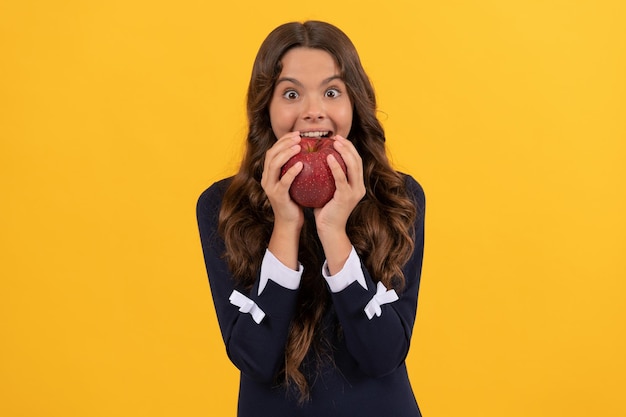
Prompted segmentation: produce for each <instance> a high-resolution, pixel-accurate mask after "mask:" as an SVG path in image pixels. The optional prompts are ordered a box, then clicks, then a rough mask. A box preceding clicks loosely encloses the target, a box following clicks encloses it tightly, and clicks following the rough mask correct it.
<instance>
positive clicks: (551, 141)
mask: <svg viewBox="0 0 626 417" xmlns="http://www.w3.org/2000/svg"><path fill="white" fill-rule="evenodd" d="M310 18H315V19H323V20H328V21H330V22H332V23H335V24H337V25H338V26H339V27H341V28H342V29H344V31H345V32H346V33H347V34H348V35H349V36H350V37H351V38H352V40H353V41H354V43H355V44H356V46H357V48H358V49H359V51H360V53H361V56H362V59H363V62H364V65H365V67H366V70H367V71H368V72H369V74H370V76H371V78H372V81H373V83H374V85H375V88H376V90H377V93H378V96H379V100H380V111H381V113H380V116H381V119H382V120H383V122H384V125H385V127H386V129H387V134H388V143H389V148H390V154H391V156H392V158H393V160H394V162H395V164H396V166H397V167H398V169H401V170H404V171H406V172H409V173H411V174H412V175H413V176H414V177H415V178H417V179H418V180H419V181H420V182H421V183H422V184H423V186H424V188H425V189H426V192H427V198H428V216H427V247H426V254H425V264H424V274H423V284H422V291H421V294H420V307H419V311H418V320H417V322H416V327H415V333H414V338H413V345H412V350H411V353H410V357H409V359H408V363H409V368H410V374H411V378H412V382H413V385H414V389H415V393H416V396H417V398H418V401H419V404H420V406H421V408H422V411H423V413H424V414H425V416H428V417H448V416H480V417H491V416H493V417H502V416H506V417H515V416H529V415H532V416H546V417H548V416H549V417H554V416H568V417H571V416H589V415H592V416H602V417H618V416H620V417H623V416H624V415H626V401H624V392H626V355H625V354H624V352H626V302H625V301H626V283H625V281H626V261H625V259H626V256H625V255H626V215H625V213H626V168H625V166H626V158H625V157H626V121H625V120H624V119H625V116H626V81H625V80H626V29H625V28H626V2H623V1H622V0H585V1H566V0H548V1H541V0H506V1H505V0H501V1H496V0H491V1H490V0H475V1H460V0H459V1H450V0H444V1H409V0H406V1H401V0H395V1H394V0H388V1H366V0H358V1H357V0H351V1H336V0H332V1H328V0H318V1H315V2H294V1H274V2H261V1H254V2H252V1H251V2H249V3H241V2H215V1H208V0H204V1H201V0H193V1H192V0H177V1H147V0H140V1H128V0H111V1H78V0H66V1H43V0H41V1H35V0H25V1H24V0H0V42H1V44H0V48H1V51H0V52H1V53H0V60H1V61H0V174H1V177H0V199H1V200H0V201H1V203H0V277H1V281H0V337H1V341H0V415H1V416H6V417H18V416H20V417H22V416H28V417H30V416H33V417H47V416H55V417H56V416H59V417H61V416H63V417H73V416H77V417H78V416H80V417H84V416H89V417H100V416H107V417H108V416H116V417H123V416H153V417H156V416H186V417H192V416H222V415H223V416H229V415H230V416H232V415H235V408H236V397H237V380H238V375H237V372H236V370H235V368H234V367H233V366H232V365H231V364H230V363H229V362H228V360H227V357H226V355H225V353H224V348H223V345H222V342H221V338H220V335H219V330H218V327H217V321H216V317H215V313H214V310H213V306H212V302H211V299H210V291H209V287H208V284H207V278H206V273H205V270H204V264H203V261H202V257H201V249H200V245H199V239H198V236H197V230H196V223H195V213H194V210H195V202H196V198H197V197H198V195H199V194H200V192H201V191H202V190H204V189H205V188H206V187H208V186H209V185H210V184H211V183H212V182H213V181H215V180H217V179H219V178H221V177H223V176H225V175H228V174H230V173H232V172H233V171H234V169H235V167H236V166H237V160H238V158H239V155H240V152H241V149H242V141H243V136H244V134H245V130H246V126H245V119H244V99H245V90H246V87H247V82H248V76H249V73H250V68H251V65H252V61H253V58H254V55H255V53H256V50H257V48H258V46H259V44H260V42H261V41H262V39H263V38H264V37H265V36H266V34H267V33H268V32H269V31H270V30H271V29H273V28H274V27H275V26H277V25H278V24H280V23H283V22H285V21H290V20H303V19H310Z"/></svg>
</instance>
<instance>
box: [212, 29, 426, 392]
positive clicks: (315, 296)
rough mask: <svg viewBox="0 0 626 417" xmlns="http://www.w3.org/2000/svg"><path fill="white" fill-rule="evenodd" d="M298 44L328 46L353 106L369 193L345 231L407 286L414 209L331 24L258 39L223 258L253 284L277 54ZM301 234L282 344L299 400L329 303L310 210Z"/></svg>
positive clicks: (352, 53) (387, 280)
mask: <svg viewBox="0 0 626 417" xmlns="http://www.w3.org/2000/svg"><path fill="white" fill-rule="evenodd" d="M295 47H308V48H316V49H321V50H324V51H326V52H328V53H329V54H330V55H331V56H332V57H333V58H334V59H335V60H336V62H337V65H338V67H339V70H340V75H341V78H342V80H343V81H344V83H345V85H346V88H347V93H348V95H349V97H350V100H351V103H352V105H353V119H352V127H351V130H350V135H349V140H350V141H351V142H352V143H353V144H354V145H355V147H356V149H357V151H358V152H359V154H360V156H361V158H362V160H363V175H364V181H365V188H366V195H365V197H364V198H363V199H362V200H361V202H360V203H359V204H358V205H357V207H356V208H355V209H354V211H353V212H352V214H351V215H350V218H349V219H348V224H347V226H346V227H347V233H348V236H349V237H350V240H351V242H352V244H353V245H354V247H355V249H356V251H357V253H358V255H359V256H360V258H361V259H362V260H363V262H364V264H365V266H366V267H367V269H368V271H369V272H370V274H371V276H372V277H373V278H374V279H375V280H380V281H381V282H383V283H384V284H385V286H387V288H390V287H394V288H396V289H397V290H399V291H400V290H401V289H402V287H403V286H404V275H403V272H402V267H403V266H404V264H405V263H406V262H407V261H408V259H409V258H410V256H411V253H412V252H413V247H414V236H413V235H412V230H413V227H412V226H413V222H414V221H415V217H416V208H415V205H414V204H413V202H412V200H411V199H410V198H409V197H408V195H407V192H406V189H405V185H404V178H403V176H402V175H401V174H399V173H398V172H396V171H395V170H394V169H393V168H392V167H391V164H390V163H389V160H388V158H387V154H386V150H385V135H384V131H383V128H382V126H381V124H380V122H379V121H378V119H377V118H376V97H375V94H374V89H373V87H372V85H371V83H370V80H369V78H368V76H367V74H366V73H365V71H364V69H363V66H362V65H361V61H360V59H359V56H358V53H357V51H356V49H355V47H354V45H353V44H352V42H351V41H350V39H349V38H348V37H347V36H346V35H345V34H344V33H343V32H342V31H341V30H339V29H338V28H336V27H335V26H333V25H330V24H328V23H324V22H319V21H307V22H304V23H299V22H292V23H287V24H284V25H281V26H279V27H277V28H276V29H274V30H273V31H272V32H271V33H270V34H269V35H268V37H267V38H266V39H265V41H264V42H263V43H262V45H261V47H260V49H259V52H258V54H257V57H256V59H255V62H254V66H253V69H252V76H251V79H250V85H249V87H248V95H247V112H248V123H249V131H248V135H247V146H246V152H245V155H244V157H243V160H242V163H241V166H240V168H239V172H238V173H237V174H236V175H235V177H234V178H233V181H232V182H231V185H230V187H229V188H228V190H227V192H226V194H225V196H224V200H223V202H222V207H221V212H220V218H219V232H220V234H221V236H222V237H223V238H224V241H225V244H226V253H225V257H226V260H227V261H228V265H229V268H230V270H231V272H232V274H233V276H234V277H235V279H236V280H238V282H240V283H241V284H243V285H245V286H247V287H252V285H253V284H254V281H255V279H256V277H257V275H258V269H259V268H260V263H261V260H262V258H263V254H264V251H265V249H266V247H267V244H268V242H269V238H270V235H271V231H272V224H273V213H272V208H271V206H270V204H269V201H268V199H267V197H266V195H265V192H264V191H263V189H262V188H261V185H260V181H261V175H262V172H263V163H264V158H265V153H266V152H267V150H268V149H269V148H270V147H271V146H272V145H273V144H274V143H275V142H276V140H277V139H276V137H275V135H274V133H273V131H272V129H271V124H270V117H269V105H270V100H271V97H272V93H273V90H274V86H275V83H276V80H277V78H278V76H279V75H280V73H281V70H282V64H281V59H282V57H283V56H284V54H285V53H286V52H287V51H289V50H290V49H292V48H295ZM306 217H307V221H306V222H305V225H304V227H303V229H302V232H301V235H300V246H299V256H298V259H299V260H300V262H302V264H303V266H304V274H303V276H302V280H301V284H300V300H299V302H298V307H297V311H296V314H295V317H294V319H293V320H292V324H291V329H290V334H289V339H288V341H287V345H286V347H285V368H284V382H286V383H287V384H288V385H295V387H296V388H297V390H298V392H299V395H300V399H301V400H305V399H306V398H307V397H308V381H307V380H306V378H305V376H304V374H303V373H302V370H301V365H302V361H303V359H304V357H305V355H306V354H307V352H308V351H309V349H311V348H314V350H315V352H317V354H318V355H323V354H328V353H329V350H328V349H324V344H325V340H324V338H323V336H322V331H321V329H320V328H319V327H320V326H319V324H320V320H321V317H322V315H323V313H324V311H325V309H326V308H327V306H328V303H329V302H330V301H329V300H330V298H329V295H328V290H327V288H326V287H325V284H324V282H323V280H322V279H320V276H319V274H320V271H321V266H322V263H323V260H324V254H323V251H322V250H321V245H320V244H319V240H318V238H317V235H316V231H315V223H314V220H313V219H312V217H311V216H306Z"/></svg>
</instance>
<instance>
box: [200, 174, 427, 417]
mask: <svg viewBox="0 0 626 417" xmlns="http://www.w3.org/2000/svg"><path fill="white" fill-rule="evenodd" d="M230 181H231V179H230V178H227V179H224V180H221V181H219V182H216V183H215V184H213V185H212V186H211V187H209V188H208V189H207V190H206V191H204V192H203V193H202V195H201V196H200V198H199V200H198V205H197V217H198V225H199V230H200V238H201V242H202V248H203V252H204V259H205V263H206V268H207V272H208V276H209V282H210V287H211V293H212V296H213V302H214V305H215V309H216V311H217V317H218V322H219V325H220V330H221V333H222V337H223V339H224V343H225V346H226V351H227V353H228V357H229V358H230V360H231V361H232V362H233V364H234V365H235V366H236V367H237V368H238V369H239V370H240V371H241V377H240V388H239V403H238V416H239V417H250V416H271V417H283V416H284V417H287V416H288V417H309V416H310V417H334V416H341V417H347V416H358V417H370V416H372V417H374V416H376V417H380V416H384V417H417V416H421V414H420V411H419V408H418V405H417V402H416V400H415V396H414V394H413V390H412V388H411V384H410V381H409V378H408V374H407V369H406V364H405V358H406V355H407V353H408V350H409V345H410V341H411V335H412V330H413V324H414V321H415V315H416V309H417V298H418V291H419V284H420V275H421V269H422V257H423V248H424V208H425V198H424V192H423V190H422V187H421V186H420V185H419V184H418V183H417V182H416V181H415V180H414V179H413V178H412V177H410V176H408V175H407V176H405V183H406V187H407V190H408V193H409V195H410V196H411V197H412V198H413V200H414V201H415V203H416V205H417V207H418V217H417V220H416V222H415V225H414V227H415V250H414V253H413V255H412V257H411V259H410V260H409V261H408V262H407V264H406V265H405V266H404V268H403V271H404V275H405V278H406V285H405V288H404V290H403V291H401V292H399V293H398V296H399V298H398V299H397V300H395V301H393V302H390V301H387V302H384V303H381V305H379V306H378V313H380V315H376V314H374V315H373V316H372V317H371V318H370V317H369V316H370V315H371V314H369V315H368V314H366V313H365V311H364V309H365V307H366V306H368V305H369V304H368V303H370V301H372V300H373V299H374V298H375V296H376V295H377V290H378V294H380V288H377V281H378V280H374V279H372V277H371V276H370V274H369V272H368V270H367V268H365V266H364V265H363V264H362V263H361V269H362V271H363V275H364V277H365V283H366V285H367V289H364V288H363V286H362V285H359V283H358V282H356V281H355V282H352V283H351V284H350V285H348V286H347V288H345V289H342V290H341V291H338V292H332V291H330V288H329V292H330V294H331V303H330V306H329V308H328V309H327V311H326V312H325V315H324V317H323V320H322V324H321V326H322V327H321V328H322V329H324V331H325V332H326V334H327V339H328V340H330V341H331V345H332V360H328V359H324V358H325V357H322V358H319V357H318V355H316V354H315V353H314V352H313V351H311V352H309V354H308V355H307V356H306V357H305V359H304V361H303V364H302V365H301V370H302V371H303V372H304V374H305V375H306V377H307V381H308V382H309V386H310V400H309V401H307V402H305V403H304V404H299V403H298V397H297V395H296V394H295V393H294V392H288V391H287V389H286V388H285V386H284V385H283V384H281V383H280V381H278V380H277V375H279V373H280V372H281V370H282V367H283V365H284V349H285V343H286V340H287V336H288V331H289V324H290V322H291V319H292V317H293V314H294V312H295V310H296V300H297V295H298V289H288V288H285V287H283V286H281V285H279V284H277V283H275V282H274V281H272V280H269V281H267V283H266V284H264V288H263V291H262V293H261V294H260V295H259V291H258V288H259V276H257V280H256V284H255V285H254V287H253V288H252V289H251V290H250V291H245V290H243V289H242V288H241V287H239V286H237V285H236V283H235V281H234V280H233V279H232V276H231V274H230V272H229V270H228V266H227V264H226V262H225V261H224V259H223V256H222V255H223V253H224V242H223V240H222V239H221V237H220V236H219V234H218V232H217V226H218V215H219V210H220V206H221V202H222V198H223V196H224V193H225V191H226V189H227V188H228V185H229V184H230ZM259 274H260V272H259ZM320 279H323V278H322V272H321V265H320ZM381 285H382V284H381ZM384 290H385V289H384V288H383V292H384ZM236 292H239V293H240V296H243V300H244V301H246V302H247V303H248V304H247V307H242V304H241V303H240V304H236V303H234V302H233V294H234V293H236ZM244 311H245V312H244ZM259 312H261V315H262V316H263V317H260V316H259V315H258V314H253V313H259ZM259 319H260V320H259ZM336 329H340V330H341V331H336Z"/></svg>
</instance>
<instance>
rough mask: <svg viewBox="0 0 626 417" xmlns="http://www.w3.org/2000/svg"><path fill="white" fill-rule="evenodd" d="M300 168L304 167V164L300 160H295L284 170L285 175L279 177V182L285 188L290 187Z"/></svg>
mask: <svg viewBox="0 0 626 417" xmlns="http://www.w3.org/2000/svg"><path fill="white" fill-rule="evenodd" d="M302 168H304V164H303V163H302V162H301V161H298V162H296V163H295V164H294V165H293V166H292V167H291V168H289V169H288V170H287V171H286V172H285V175H283V176H282V177H281V179H280V182H281V183H283V184H284V185H285V186H286V187H287V188H289V187H291V183H293V180H295V179H296V177H297V176H298V174H299V173H300V172H301V171H302Z"/></svg>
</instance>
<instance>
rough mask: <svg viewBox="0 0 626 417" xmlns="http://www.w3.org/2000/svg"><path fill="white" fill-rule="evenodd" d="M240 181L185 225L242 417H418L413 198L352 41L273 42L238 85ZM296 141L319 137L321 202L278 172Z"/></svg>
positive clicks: (300, 29) (314, 31)
mask: <svg viewBox="0 0 626 417" xmlns="http://www.w3.org/2000/svg"><path fill="white" fill-rule="evenodd" d="M247 109H248V121H249V131H248V136H247V149H246V152H245V156H244V158H243V161H242V163H241V167H240V169H239V172H238V173H237V174H236V175H235V176H234V177H231V178H227V179H224V180H221V181H219V182H217V183H215V184H213V185H212V186H211V187H210V188H209V189H207V190H206V191H205V192H204V193H203V194H202V195H201V196H200V199H199V201H198V206H197V216H198V223H199V229H200V237H201V241H202V248H203V251H204V259H205V262H206V267H207V271H208V276H209V282H210V285H211V293H212V296H213V301H214V304H215V308H216V311H217V316H218V321H219V325H220V329H221V332H222V336H223V339H224V343H225V345H226V350H227V353H228V356H229V358H230V359H231V361H232V362H233V363H234V364H235V366H237V368H239V370H240V371H241V380H240V392H239V405H238V415H239V416H242V417H247V416H272V417H281V416H289V417H293V416H318V417H319V416H324V417H332V416H359V417H367V416H394V417H404V416H412V417H414V416H420V411H419V409H418V406H417V403H416V401H415V397H414V395H413V392H412V389H411V385H410V383H409V379H408V375H407V370H406V365H405V357H406V355H407V353H408V350H409V343H410V341H411V334H412V329H413V323H414V321H415V314H416V308H417V295H418V289H419V282H420V273H421V266H422V255H423V243H424V204H425V201H424V193H423V191H422V188H421V187H420V185H419V184H418V183H417V182H416V181H415V180H414V179H413V178H411V177H410V176H408V175H404V174H401V173H399V172H396V171H395V170H394V169H393V168H392V167H391V165H390V162H389V160H388V159H387V156H386V150H385V135H384V132H383V129H382V126H381V124H380V123H379V121H378V120H377V118H376V99H375V96H374V91H373V88H372V85H371V83H370V81H369V79H368V77H367V75H366V74H365V71H364V70H363V67H362V65H361V62H360V59H359V57H358V54H357V52H356V50H355V48H354V46H353V44H352V42H351V41H350V40H349V39H348V37H347V36H346V35H345V34H344V33H343V32H341V31H340V30H339V29H338V28H336V27H334V26H332V25H330V24H328V23H323V22H317V21H308V22H305V23H287V24H284V25H282V26H279V27H278V28H276V29H274V31H272V32H271V33H270V34H269V36H268V37H267V38H266V39H265V41H264V42H263V44H262V45H261V47H260V49H259V52H258V54H257V57H256V60H255V62H254V66H253V69H252V76H251V80H250V85H249V88H248V96H247ZM305 136H313V137H318V136H329V137H332V138H334V142H333V143H334V147H335V149H336V150H337V151H338V152H339V154H340V155H341V157H342V158H343V160H344V162H345V164H346V167H347V175H346V174H344V172H343V170H342V169H341V168H340V166H339V164H338V162H337V160H336V159H334V158H333V157H332V156H329V157H328V159H327V162H328V165H329V167H330V168H331V171H332V173H333V177H334V180H335V185H336V191H335V193H334V196H333V198H332V199H331V200H330V201H329V202H328V203H327V204H326V205H325V206H324V207H322V208H316V209H308V208H302V207H300V206H298V205H297V204H296V203H295V202H294V201H293V200H292V199H291V198H290V195H289V187H290V185H291V183H292V181H293V180H294V178H295V177H296V176H297V175H298V173H299V172H300V171H301V170H302V164H301V163H298V164H295V165H294V166H293V167H291V168H290V169H289V170H288V171H287V172H286V173H285V174H284V175H283V176H281V173H280V171H281V167H282V166H283V165H284V164H285V163H286V162H287V161H288V160H289V159H290V158H291V157H292V156H294V155H296V154H297V153H298V152H299V151H300V145H299V142H300V140H301V138H302V137H305Z"/></svg>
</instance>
